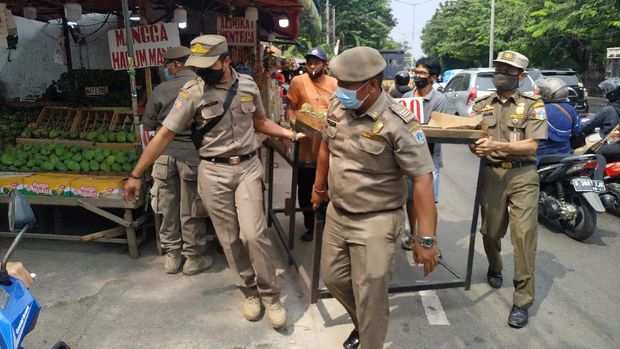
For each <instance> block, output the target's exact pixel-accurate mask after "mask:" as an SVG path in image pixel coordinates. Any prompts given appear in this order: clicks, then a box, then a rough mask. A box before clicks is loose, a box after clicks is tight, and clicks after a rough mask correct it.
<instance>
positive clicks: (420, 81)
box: [413, 76, 428, 89]
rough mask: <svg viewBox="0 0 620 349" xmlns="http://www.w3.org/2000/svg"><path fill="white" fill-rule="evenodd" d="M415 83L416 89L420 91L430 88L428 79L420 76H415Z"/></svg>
mask: <svg viewBox="0 0 620 349" xmlns="http://www.w3.org/2000/svg"><path fill="white" fill-rule="evenodd" d="M413 83H414V84H415V87H416V88H418V89H423V88H425V87H426V86H428V78H423V77H420V76H414V77H413Z"/></svg>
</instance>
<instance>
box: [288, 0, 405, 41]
mask: <svg viewBox="0 0 620 349" xmlns="http://www.w3.org/2000/svg"><path fill="white" fill-rule="evenodd" d="M320 5H322V8H320V9H319V13H321V14H323V13H324V7H323V6H324V5H325V2H324V1H321V2H320ZM330 5H331V6H334V7H335V9H336V38H339V39H340V51H342V50H345V49H347V48H351V47H354V46H360V45H363V46H370V47H374V48H376V49H400V44H399V43H397V42H396V41H394V40H392V39H391V38H390V36H389V35H390V31H391V30H392V28H394V26H396V19H395V18H394V17H393V16H392V12H391V8H390V4H389V1H387V0H330ZM323 28H325V25H324V26H323ZM300 32H301V34H300V39H301V41H302V43H304V44H306V45H307V46H321V47H323V48H326V49H329V51H330V52H331V51H332V50H333V47H331V48H328V47H327V44H326V38H325V32H322V33H314V32H313V31H312V28H311V26H310V23H309V21H308V20H307V18H306V17H305V16H304V15H302V19H301V31H300ZM333 45H334V43H332V46H333Z"/></svg>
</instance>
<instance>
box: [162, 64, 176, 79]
mask: <svg viewBox="0 0 620 349" xmlns="http://www.w3.org/2000/svg"><path fill="white" fill-rule="evenodd" d="M163 74H164V80H166V81H170V80H172V79H174V75H170V72H168V68H166V67H164V73H163Z"/></svg>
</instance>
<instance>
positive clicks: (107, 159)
mask: <svg viewBox="0 0 620 349" xmlns="http://www.w3.org/2000/svg"><path fill="white" fill-rule="evenodd" d="M105 162H106V163H107V164H108V165H110V166H111V165H112V164H114V163H115V162H116V157H114V155H110V156H108V157H107V158H106V159H105Z"/></svg>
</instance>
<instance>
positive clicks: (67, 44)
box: [60, 11, 76, 97]
mask: <svg viewBox="0 0 620 349" xmlns="http://www.w3.org/2000/svg"><path fill="white" fill-rule="evenodd" d="M60 13H61V14H62V33H63V36H64V39H65V56H66V59H67V76H68V77H69V82H70V93H71V96H72V97H73V92H75V91H76V86H75V78H74V76H73V60H72V59H71V42H70V41H69V24H68V23H67V17H65V11H60Z"/></svg>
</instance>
